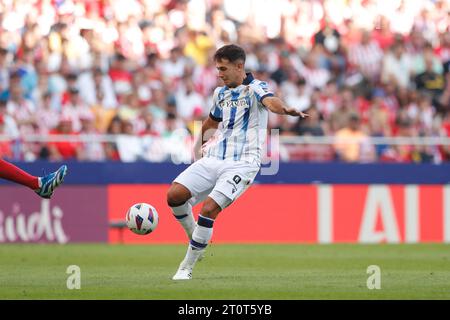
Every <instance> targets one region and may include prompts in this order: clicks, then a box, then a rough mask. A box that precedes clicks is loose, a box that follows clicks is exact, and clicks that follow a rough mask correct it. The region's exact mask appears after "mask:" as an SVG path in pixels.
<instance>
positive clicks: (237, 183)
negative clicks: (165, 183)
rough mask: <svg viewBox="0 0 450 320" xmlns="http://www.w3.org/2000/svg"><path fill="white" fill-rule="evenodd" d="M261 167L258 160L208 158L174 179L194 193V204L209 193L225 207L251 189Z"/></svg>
mask: <svg viewBox="0 0 450 320" xmlns="http://www.w3.org/2000/svg"><path fill="white" fill-rule="evenodd" d="M259 169H260V167H259V165H257V164H256V163H255V164H253V163H248V162H245V161H234V160H229V159H226V160H220V159H216V158H209V157H205V158H201V159H200V160H197V161H196V162H194V163H193V164H192V165H190V166H189V167H188V168H187V169H186V170H184V171H183V172H182V173H180V175H179V176H178V177H176V178H175V180H174V182H177V183H180V184H182V185H183V186H185V187H186V188H187V189H188V190H189V191H190V192H191V195H192V198H191V199H189V202H190V204H191V205H192V206H194V205H196V204H197V203H200V202H202V201H204V200H205V199H206V197H208V196H209V197H210V198H212V199H213V200H214V201H215V202H216V203H217V204H218V205H219V206H220V208H222V210H223V209H225V208H226V207H228V206H229V205H230V204H232V203H233V202H234V201H235V200H236V199H237V198H238V197H239V196H241V195H242V194H243V193H244V191H245V190H247V188H248V187H249V186H250V185H251V184H252V183H253V180H254V179H255V177H256V175H257V173H258V171H259Z"/></svg>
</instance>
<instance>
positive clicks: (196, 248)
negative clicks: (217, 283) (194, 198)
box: [172, 197, 222, 280]
mask: <svg viewBox="0 0 450 320" xmlns="http://www.w3.org/2000/svg"><path fill="white" fill-rule="evenodd" d="M221 210H222V208H221V207H220V206H219V205H218V204H217V202H216V201H215V200H213V199H212V198H210V197H208V198H206V200H205V202H204V204H203V208H202V210H201V212H200V215H199V217H198V221H197V226H196V227H195V230H194V232H193V234H192V239H191V241H190V243H189V245H188V249H187V252H186V256H185V258H184V260H183V261H182V262H181V264H180V267H179V268H178V271H177V273H176V274H175V275H174V276H173V278H172V279H173V280H189V279H191V278H192V270H193V268H194V266H195V263H196V262H197V261H198V260H199V258H200V257H201V256H202V255H203V254H204V252H205V249H206V246H207V245H208V243H209V241H210V240H211V237H212V234H213V224H214V220H215V219H216V217H217V215H218V214H219V212H220V211H221Z"/></svg>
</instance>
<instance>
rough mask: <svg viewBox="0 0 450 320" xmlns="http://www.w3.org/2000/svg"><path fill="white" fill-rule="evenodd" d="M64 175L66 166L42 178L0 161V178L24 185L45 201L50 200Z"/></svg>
mask: <svg viewBox="0 0 450 320" xmlns="http://www.w3.org/2000/svg"><path fill="white" fill-rule="evenodd" d="M66 174H67V166H66V165H63V166H61V167H60V168H59V169H58V170H57V171H55V172H53V173H50V174H48V175H46V176H44V177H35V176H32V175H30V174H28V173H26V172H25V171H23V170H22V169H20V168H18V167H16V166H15V165H13V164H11V163H9V162H7V161H5V160H3V159H0V178H2V179H6V180H9V181H12V182H16V183H18V184H21V185H24V186H26V187H28V188H30V189H32V190H34V191H35V192H36V193H37V194H38V195H39V196H41V197H42V198H45V199H50V198H51V196H52V195H53V191H55V189H56V188H57V187H58V186H59V185H60V184H61V183H62V182H63V180H64V177H65V175H66Z"/></svg>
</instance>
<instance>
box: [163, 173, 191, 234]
mask: <svg viewBox="0 0 450 320" xmlns="http://www.w3.org/2000/svg"><path fill="white" fill-rule="evenodd" d="M191 197H192V195H191V192H190V191H189V189H188V188H186V187H185V186H183V185H182V184H180V183H177V182H174V183H173V184H172V185H171V187H170V189H169V191H168V192H167V204H168V205H169V207H170V208H171V209H172V213H173V215H174V216H175V218H176V219H177V221H178V222H179V223H180V224H181V226H182V227H183V229H184V231H185V232H186V234H187V236H188V238H189V239H191V238H192V233H193V232H194V228H195V220H194V215H193V213H192V206H191V204H190V203H189V202H188V200H189V199H190V198H191Z"/></svg>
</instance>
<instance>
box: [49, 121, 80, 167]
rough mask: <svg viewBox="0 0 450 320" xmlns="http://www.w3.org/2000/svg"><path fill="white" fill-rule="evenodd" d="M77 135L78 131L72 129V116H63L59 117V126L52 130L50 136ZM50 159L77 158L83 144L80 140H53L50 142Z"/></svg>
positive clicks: (64, 159)
mask: <svg viewBox="0 0 450 320" xmlns="http://www.w3.org/2000/svg"><path fill="white" fill-rule="evenodd" d="M61 136H67V137H76V136H77V133H76V132H75V131H73V129H72V118H70V117H65V116H62V117H61V118H60V119H59V123H58V126H57V127H56V129H55V130H52V131H51V132H50V137H53V138H56V139H58V137H61ZM48 150H49V159H50V160H52V161H66V160H76V159H79V158H80V155H81V145H80V143H79V142H73V141H70V140H66V141H52V142H49V143H48Z"/></svg>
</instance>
